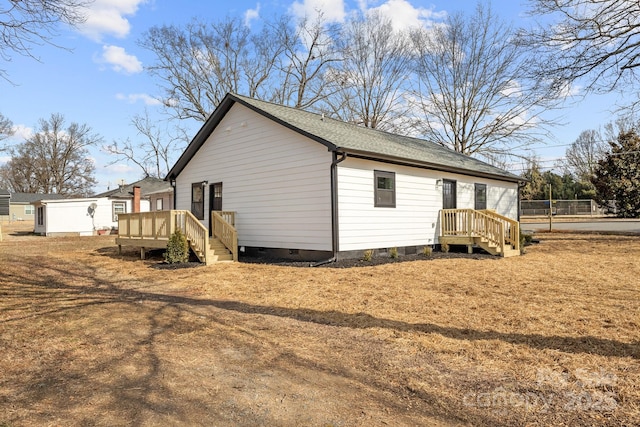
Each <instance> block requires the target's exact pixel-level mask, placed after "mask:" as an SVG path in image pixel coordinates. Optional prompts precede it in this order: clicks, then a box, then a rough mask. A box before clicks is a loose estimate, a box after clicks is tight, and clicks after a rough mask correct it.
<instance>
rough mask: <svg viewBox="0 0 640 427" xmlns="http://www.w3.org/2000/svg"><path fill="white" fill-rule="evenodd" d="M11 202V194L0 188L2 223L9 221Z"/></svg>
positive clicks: (0, 218) (0, 219)
mask: <svg viewBox="0 0 640 427" xmlns="http://www.w3.org/2000/svg"><path fill="white" fill-rule="evenodd" d="M10 201H11V193H10V192H9V191H7V190H3V189H2V188H0V222H2V221H9V218H11V217H10V216H9V203H10Z"/></svg>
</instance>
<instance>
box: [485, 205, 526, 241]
mask: <svg viewBox="0 0 640 427" xmlns="http://www.w3.org/2000/svg"><path fill="white" fill-rule="evenodd" d="M480 212H482V213H484V214H486V215H489V216H491V217H494V218H496V219H498V220H499V221H502V222H503V223H504V225H505V236H504V238H505V241H506V242H507V243H508V244H510V245H511V246H513V248H514V249H516V250H520V223H519V222H518V221H516V220H515V219H511V218H509V217H508V216H504V215H500V214H499V213H497V212H495V211H492V210H486V209H485V210H482V211H480Z"/></svg>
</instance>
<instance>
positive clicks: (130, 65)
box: [101, 45, 142, 74]
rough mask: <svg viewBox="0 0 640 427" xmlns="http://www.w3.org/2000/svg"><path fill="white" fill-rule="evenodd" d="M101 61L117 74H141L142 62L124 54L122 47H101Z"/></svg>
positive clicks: (133, 56)
mask: <svg viewBox="0 0 640 427" xmlns="http://www.w3.org/2000/svg"><path fill="white" fill-rule="evenodd" d="M101 61H103V62H106V63H107V64H110V65H111V68H112V69H113V70H114V71H117V72H124V73H126V74H135V73H140V72H142V62H140V61H139V60H138V58H136V57H135V55H129V54H128V53H127V52H125V50H124V48H123V47H120V46H113V45H107V46H102V57H101Z"/></svg>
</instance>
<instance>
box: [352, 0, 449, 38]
mask: <svg viewBox="0 0 640 427" xmlns="http://www.w3.org/2000/svg"><path fill="white" fill-rule="evenodd" d="M366 6H367V4H366V2H364V1H361V2H360V7H361V8H363V7H366ZM363 11H365V10H363ZM368 11H376V12H379V13H380V14H381V15H382V16H384V17H386V18H388V19H390V20H391V25H392V26H393V29H394V30H396V31H399V30H404V29H407V28H415V27H425V26H426V27H429V26H430V25H431V24H432V21H434V20H441V19H443V18H444V17H446V12H436V11H434V9H427V8H424V7H414V6H413V5H412V4H411V3H409V2H408V1H407V0H389V1H387V2H386V3H383V4H381V5H380V6H378V7H375V8H370V9H368Z"/></svg>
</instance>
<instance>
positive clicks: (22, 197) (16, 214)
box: [9, 193, 64, 221]
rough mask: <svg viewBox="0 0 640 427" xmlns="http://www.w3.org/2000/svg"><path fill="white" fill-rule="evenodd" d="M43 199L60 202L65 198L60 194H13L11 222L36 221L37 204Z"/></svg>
mask: <svg viewBox="0 0 640 427" xmlns="http://www.w3.org/2000/svg"><path fill="white" fill-rule="evenodd" d="M42 199H47V200H59V199H64V196H63V195H60V194H38V193H11V201H10V205H9V211H10V212H9V214H10V219H11V221H34V220H35V213H36V208H35V203H36V202H38V201H39V200H42Z"/></svg>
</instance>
